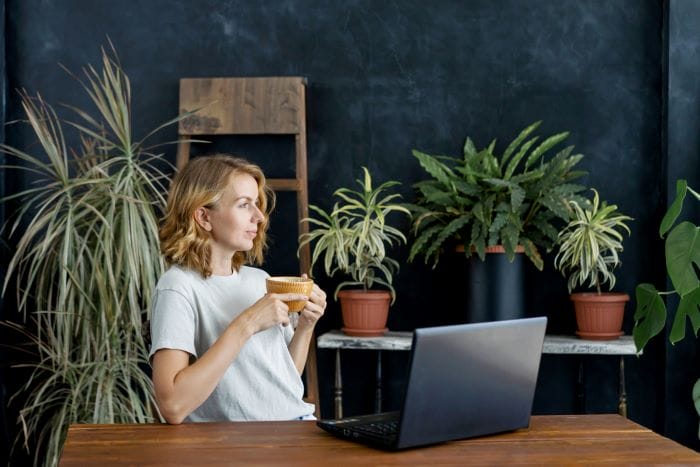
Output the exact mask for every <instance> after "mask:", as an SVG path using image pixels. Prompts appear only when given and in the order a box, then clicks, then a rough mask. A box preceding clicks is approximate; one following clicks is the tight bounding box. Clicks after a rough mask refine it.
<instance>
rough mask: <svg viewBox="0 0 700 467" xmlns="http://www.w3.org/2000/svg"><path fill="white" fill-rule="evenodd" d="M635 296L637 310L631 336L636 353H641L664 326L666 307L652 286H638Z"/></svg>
mask: <svg viewBox="0 0 700 467" xmlns="http://www.w3.org/2000/svg"><path fill="white" fill-rule="evenodd" d="M635 295H636V302H637V308H636V310H635V312H634V330H633V331H632V335H633V336H634V344H635V346H636V347H637V351H641V350H642V349H643V348H644V346H646V345H647V342H649V339H651V338H652V337H654V336H655V335H657V334H658V333H660V332H661V331H662V330H663V328H664V326H665V325H666V305H664V301H663V300H662V299H661V297H660V296H659V292H658V291H657V290H656V287H654V286H653V285H652V284H639V285H638V286H637V288H636V289H635Z"/></svg>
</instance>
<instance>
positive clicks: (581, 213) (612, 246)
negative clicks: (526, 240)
mask: <svg viewBox="0 0 700 467" xmlns="http://www.w3.org/2000/svg"><path fill="white" fill-rule="evenodd" d="M592 191H593V201H592V202H588V203H586V204H584V205H581V204H580V203H578V202H577V201H571V207H572V208H573V216H572V219H571V220H570V221H569V223H568V224H567V225H566V227H564V229H563V230H562V231H561V232H560V233H559V241H558V246H559V252H558V253H557V256H556V257H555V258H554V267H555V268H557V269H558V270H559V271H561V273H562V274H564V275H567V274H568V275H569V281H568V287H569V292H571V291H573V290H574V288H575V287H576V286H577V285H584V284H585V283H586V282H588V286H589V287H591V288H595V289H596V291H597V292H598V294H600V293H601V287H602V285H603V284H605V283H606V282H607V283H608V286H609V290H612V289H613V287H615V274H614V273H613V270H614V269H615V268H616V267H617V266H619V265H620V256H619V254H618V253H619V252H621V251H622V240H623V237H622V233H623V232H627V235H629V234H630V229H629V227H628V226H627V224H626V223H625V222H627V221H630V220H632V218H631V217H629V216H626V215H624V214H622V213H620V212H618V211H617V205H615V204H610V205H608V204H607V203H606V202H605V201H603V202H601V201H600V198H599V197H598V192H597V191H596V190H594V189H593V190H592Z"/></svg>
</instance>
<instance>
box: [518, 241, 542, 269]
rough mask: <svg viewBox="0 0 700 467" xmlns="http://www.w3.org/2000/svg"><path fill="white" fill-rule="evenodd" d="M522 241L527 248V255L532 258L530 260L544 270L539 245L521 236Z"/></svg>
mask: <svg viewBox="0 0 700 467" xmlns="http://www.w3.org/2000/svg"><path fill="white" fill-rule="evenodd" d="M520 243H521V244H522V245H523V247H524V248H525V255H527V257H528V258H530V261H532V263H533V264H534V265H535V267H536V268H537V269H538V270H540V271H542V269H544V261H543V260H542V256H541V255H540V252H539V251H538V250H537V246H535V244H534V243H533V242H532V240H530V239H529V238H522V237H521V238H520Z"/></svg>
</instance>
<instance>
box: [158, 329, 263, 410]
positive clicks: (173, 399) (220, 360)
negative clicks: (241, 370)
mask: <svg viewBox="0 0 700 467" xmlns="http://www.w3.org/2000/svg"><path fill="white" fill-rule="evenodd" d="M250 328H251V327H250V326H248V323H246V321H245V320H234V322H232V323H231V325H229V327H228V328H227V329H226V331H224V333H223V334H222V335H221V336H220V337H219V339H218V340H217V341H216V342H215V343H214V345H212V346H211V347H210V348H209V350H207V351H206V352H205V353H204V354H203V355H202V356H201V357H200V358H198V359H197V361H195V362H194V363H193V364H192V365H187V364H186V365H185V366H184V368H181V369H179V370H176V371H168V368H167V365H169V363H168V362H167V361H166V362H158V364H162V365H164V366H166V369H165V371H164V372H163V373H165V377H161V378H158V379H156V377H155V376H156V369H155V366H156V361H155V357H154V385H155V389H156V400H157V402H158V407H159V408H160V411H161V415H163V417H164V418H165V420H166V421H167V422H168V423H171V424H178V423H182V421H183V420H184V419H185V418H186V417H187V416H188V415H189V414H190V413H192V412H193V411H194V410H195V409H197V407H199V406H200V405H202V403H203V402H204V401H205V400H206V399H207V398H208V397H209V396H210V395H211V393H212V392H213V391H214V389H215V388H216V386H217V384H219V381H220V380H221V378H222V376H223V375H224V373H225V372H226V370H227V369H228V368H229V366H230V365H231V362H233V361H234V360H235V359H236V357H237V356H238V354H239V353H240V351H241V349H242V348H243V345H245V343H246V342H247V341H248V339H249V338H250V336H251V335H252V334H253V333H252V332H251V330H250ZM157 356H158V355H157V354H156V357H157ZM185 363H187V362H185Z"/></svg>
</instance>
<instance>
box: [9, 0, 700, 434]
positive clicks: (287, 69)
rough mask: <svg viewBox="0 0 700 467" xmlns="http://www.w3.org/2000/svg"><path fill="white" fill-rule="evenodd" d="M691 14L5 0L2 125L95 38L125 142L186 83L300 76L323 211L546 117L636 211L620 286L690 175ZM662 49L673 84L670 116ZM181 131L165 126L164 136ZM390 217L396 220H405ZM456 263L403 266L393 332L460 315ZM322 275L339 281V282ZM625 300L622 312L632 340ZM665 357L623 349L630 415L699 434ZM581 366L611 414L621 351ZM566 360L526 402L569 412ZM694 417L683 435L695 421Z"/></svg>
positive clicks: (359, 392) (325, 403) (356, 397)
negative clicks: (123, 110)
mask: <svg viewBox="0 0 700 467" xmlns="http://www.w3.org/2000/svg"><path fill="white" fill-rule="evenodd" d="M669 5H670V6H671V15H670V17H671V19H673V18H676V21H677V22H678V26H677V30H676V34H677V35H674V33H673V31H672V33H671V34H670V36H669V37H670V39H669V40H667V41H664V40H663V38H664V34H663V33H664V31H665V28H664V24H665V23H664V11H665V9H666V8H667V7H668V6H669ZM674 7H678V8H679V10H680V11H679V12H678V13H676V12H675V11H674V10H673V8H674ZM697 8H698V2H696V1H694V2H678V3H675V2H671V3H670V4H664V3H661V2H654V1H647V2H639V1H638V0H614V1H609V2H601V1H592V0H589V1H582V0H560V1H556V2H552V1H550V0H531V1H529V2H523V1H518V0H510V1H506V0H502V1H499V2H493V1H479V0H470V1H463V2H454V1H444V0H436V1H434V2H427V3H426V2H424V1H419V0H406V1H403V2H377V1H370V0H365V1H360V0H356V1H346V2H324V1H314V0H287V1H277V2H255V1H229V0H226V1H214V0H201V1H198V2H189V1H185V0H177V1H174V0H149V1H143V0H141V1H133V0H131V1H124V0H119V1H104V0H99V1H80V0H64V1H60V2H59V1H46V0H42V1H40V0H8V1H7V21H8V22H7V30H6V32H5V35H4V37H5V41H6V42H5V44H6V47H7V88H8V90H9V91H8V120H10V119H13V118H18V117H19V116H20V108H19V102H18V99H17V97H16V94H15V93H14V89H16V88H20V87H23V88H26V89H28V90H29V91H31V92H36V91H39V92H41V94H42V95H43V97H44V98H46V99H47V100H48V101H49V102H52V103H56V104H57V103H61V102H66V103H71V104H79V105H83V104H85V103H86V100H85V98H84V96H83V95H82V94H81V91H80V88H79V86H78V85H77V83H76V82H75V81H74V80H73V79H72V78H71V77H70V76H68V75H67V74H66V73H65V72H64V71H62V70H61V69H60V68H59V67H58V64H59V63H62V64H64V65H65V66H66V67H68V68H69V69H71V70H74V71H77V70H78V69H79V68H80V67H81V66H84V65H85V64H87V63H93V64H97V63H98V60H99V48H100V46H103V45H105V44H106V43H107V40H106V37H107V36H109V37H110V38H111V40H112V42H113V43H114V45H115V47H116V49H117V51H118V52H119V56H120V58H121V62H122V65H123V67H124V69H125V70H126V72H127V74H128V75H129V77H130V78H131V83H132V86H133V124H134V128H135V132H136V134H137V135H143V134H145V133H146V132H147V131H148V130H149V129H151V128H153V127H155V126H156V125H157V124H158V123H160V122H162V121H165V120H166V119H169V118H171V117H173V116H174V115H175V114H176V113H177V110H178V103H177V99H178V80H179V79H180V78H182V77H198V76H201V77H209V76H270V75H299V76H305V77H307V78H308V82H309V88H308V99H307V106H308V107H307V113H308V143H309V175H310V187H309V188H310V198H311V202H312V203H314V204H318V205H321V206H322V207H329V206H330V205H331V203H332V200H331V197H330V196H331V193H332V191H333V190H334V189H335V188H336V187H338V186H341V185H348V184H352V183H353V180H354V179H355V178H357V177H358V176H359V174H360V167H361V166H362V165H366V166H368V167H369V168H370V170H372V173H373V175H374V177H375V178H376V180H378V181H384V180H387V179H396V180H399V181H401V182H402V183H403V185H402V188H401V192H402V193H403V194H404V196H405V197H406V198H407V199H409V200H410V199H411V198H412V190H411V184H412V183H414V182H416V181H418V180H420V179H421V178H423V177H424V173H423V172H422V170H421V169H420V167H419V166H418V164H417V163H416V161H415V160H414V158H413V157H412V156H411V149H412V148H419V149H422V150H424V151H426V152H430V153H442V154H454V155H456V154H458V153H459V151H460V148H461V146H462V144H463V141H464V138H465V137H466V136H467V135H468V136H471V137H472V139H473V140H475V141H476V143H477V145H479V146H484V145H486V144H488V142H489V141H490V140H491V139H492V138H498V140H499V141H501V142H502V143H501V144H502V145H503V144H504V143H505V142H506V141H509V140H510V139H511V138H512V137H514V136H515V135H516V134H517V132H518V131H519V130H520V129H521V128H523V127H524V126H526V125H527V124H529V123H531V122H533V121H535V120H543V121H544V123H543V125H542V127H541V133H542V134H552V133H555V132H559V131H564V130H569V131H570V132H571V136H570V137H569V140H568V142H569V143H570V144H574V145H576V148H577V150H578V151H579V152H582V153H583V154H585V155H586V157H585V159H584V160H583V162H582V163H581V166H582V167H583V168H584V169H585V170H587V171H588V172H589V175H588V176H587V177H586V178H585V180H584V182H585V183H587V184H589V185H590V186H593V187H596V188H597V189H598V190H599V192H600V193H601V196H602V197H603V198H604V199H607V200H609V201H611V202H614V203H616V204H618V205H619V207H620V209H621V210H622V211H623V212H625V213H627V214H629V215H631V216H632V217H634V219H635V220H634V222H633V224H632V229H633V233H632V236H631V238H630V239H629V240H628V241H627V242H626V243H625V252H624V254H623V257H622V260H623V263H624V266H623V267H622V268H621V269H620V271H619V273H618V274H617V276H618V286H617V288H618V289H619V290H623V291H626V292H628V293H630V294H631V295H632V294H633V290H634V286H635V284H637V283H639V282H642V281H651V282H655V283H657V284H662V283H663V281H664V274H663V257H662V246H661V242H660V240H659V239H658V238H657V235H656V233H655V232H656V230H657V226H658V223H659V220H660V218H661V215H662V213H663V212H664V210H665V207H666V195H667V188H668V184H669V183H672V182H673V181H674V178H675V177H676V176H678V175H679V174H684V173H685V172H686V170H687V169H695V168H694V167H692V166H691V165H687V164H686V165H684V164H685V162H684V161H686V159H687V160H697V157H696V154H697V134H698V133H697V131H696V130H697V125H698V121H699V119H698V115H697V104H696V102H697V95H698V92H697V89H694V88H693V89H691V90H690V91H689V94H687V95H686V94H684V95H683V96H681V97H678V99H677V102H678V104H677V105H676V106H675V107H674V97H673V96H674V94H673V92H674V91H675V89H676V88H675V87H674V86H675V81H674V79H676V77H677V74H676V69H675V68H674V63H675V61H674V58H673V57H674V55H673V54H674V50H676V49H674V46H677V49H678V50H677V51H676V52H677V54H678V55H677V59H676V60H677V62H678V64H677V66H678V68H679V69H680V68H682V67H683V64H684V63H686V61H687V60H688V59H693V58H696V57H692V56H691V57H688V55H687V54H686V52H685V47H684V45H685V44H686V43H688V44H694V42H693V41H695V40H697V38H696V37H694V36H693V28H692V27H690V26H688V27H687V28H685V27H684V24H685V22H686V21H687V22H688V24H690V25H692V24H694V23H693V21H697V19H698V18H700V14H699V13H700V12H698V11H697ZM674 14H676V15H677V16H674ZM681 22H683V23H682V24H681ZM672 24H673V23H672ZM677 37H678V42H676V38H677ZM668 50H670V57H671V64H670V68H669V75H670V76H669V80H668V81H669V85H668V86H669V88H670V89H671V92H670V93H669V95H670V96H669V103H668V107H669V117H668V120H666V119H665V108H666V107H665V106H666V104H665V96H666V92H665V89H666V85H665V84H666V82H665V80H664V76H665V75H664V69H665V68H664V67H665V64H666V58H667V55H666V54H667V51H668ZM693 50H697V49H693ZM695 63H698V62H697V60H696V61H695ZM693 72H694V69H691V70H688V71H687V72H685V74H683V75H682V76H683V77H684V78H683V79H685V80H686V81H687V84H688V85H690V83H691V82H692V83H696V82H697V81H696V80H695V81H693V80H691V78H692V75H693ZM696 75H697V74H696ZM694 85H695V86H697V84H694ZM688 96H689V97H688ZM684 99H685V100H684ZM693 99H695V100H693ZM674 109H677V111H678V112H681V113H682V117H683V118H684V119H685V120H684V121H685V124H686V125H687V126H688V127H689V128H686V127H683V129H684V130H685V131H683V130H682V129H681V128H678V127H676V126H675V125H676V121H675V119H674V113H673V112H674ZM666 125H667V126H668V131H669V134H668V139H669V148H670V147H671V142H672V141H677V145H678V148H679V149H680V148H682V149H683V150H682V151H675V150H674V151H673V160H671V158H670V156H669V158H667V157H665V149H666V148H665V143H666V139H665V136H666V135H665V131H666ZM672 129H673V130H674V131H676V133H677V139H675V140H674V136H673V132H672ZM693 131H695V134H694V135H693V136H692V138H693V139H692V140H691V141H690V142H693V143H695V144H692V145H688V144H687V143H688V142H689V141H688V140H687V139H685V138H686V137H689V135H690V134H691V133H692V132H693ZM175 136H176V135H175V130H174V129H170V130H168V131H166V132H164V134H162V135H161V137H160V138H159V139H160V140H161V141H166V140H173V139H175ZM7 141H8V142H9V143H10V144H13V145H16V146H20V147H28V146H29V145H30V144H31V143H32V140H31V138H30V136H29V135H28V134H27V133H26V131H23V130H21V129H19V128H17V127H15V126H12V127H9V128H8V129H7ZM287 143H289V145H287ZM226 144H230V145H231V147H233V148H234V150H236V151H237V152H240V153H241V154H242V155H245V156H247V157H249V158H251V159H254V160H256V161H258V162H259V163H260V164H261V165H262V166H263V168H264V169H265V170H266V171H267V172H268V174H269V175H272V176H283V175H285V174H286V173H288V172H289V171H290V170H291V168H292V167H293V161H292V158H291V146H290V145H291V142H289V141H284V140H278V139H263V140H262V141H261V142H251V141H250V140H249V139H242V140H236V141H230V142H227V143H226ZM674 144H676V143H675V142H674ZM502 145H501V146H500V147H501V149H503V147H502ZM674 148H675V146H674ZM199 150H202V148H199ZM205 150H208V148H205ZM174 153H175V149H174V147H171V148H169V149H167V153H166V156H167V158H168V159H169V160H170V161H174ZM669 153H671V151H670V150H669ZM667 164H669V170H668V173H667V172H666V165H667ZM674 164H678V165H679V166H678V168H677V169H675V168H672V167H675V165H674ZM694 173H697V170H695V171H694ZM4 175H5V177H3V179H4V180H5V182H6V183H7V191H8V192H10V193H12V192H15V191H17V190H19V189H21V188H22V187H24V186H26V185H27V184H28V183H29V182H30V180H27V179H24V178H22V177H21V176H17V174H12V175H8V174H7V173H5V174H4ZM0 183H2V182H1V181H0ZM697 186H700V184H698V185H697ZM11 209H12V205H8V211H11ZM293 210H294V207H293V204H292V201H291V199H285V197H284V196H283V197H282V199H281V200H280V205H279V209H278V214H277V217H276V218H275V219H273V231H272V238H273V241H274V244H273V248H272V251H271V254H270V260H269V263H268V265H267V267H268V269H269V270H270V271H271V272H287V271H289V268H290V267H293V265H294V264H295V260H296V258H295V251H294V250H295V247H294V238H290V236H289V231H290V230H293V229H290V226H289V224H290V223H293V222H294V216H293ZM290 213H292V214H290ZM397 221H398V222H399V225H400V226H401V227H402V228H404V229H405V228H407V225H406V222H405V220H404V219H397ZM406 254H407V248H405V247H404V248H399V249H397V250H396V251H395V256H396V257H397V259H399V260H400V261H401V262H402V263H405V258H406ZM461 268H462V266H461V265H460V264H459V260H456V259H455V260H450V259H448V260H445V262H444V263H441V265H440V266H439V267H438V268H437V269H436V270H435V271H433V270H431V269H430V268H429V267H427V266H424V265H423V264H421V263H420V262H417V263H414V264H404V265H403V266H402V270H401V273H400V275H399V276H398V278H397V281H396V288H397V291H398V299H397V302H396V305H395V306H394V308H393V309H392V312H391V314H390V320H389V326H390V328H391V329H393V330H412V329H414V328H415V327H419V326H429V325H437V324H449V323H456V322H460V321H461V320H463V319H464V312H463V310H462V309H461V308H460V305H461V304H460V302H459V300H457V299H455V296H454V294H453V293H451V290H452V289H453V288H454V287H460V282H459V281H460V280H461V277H460V276H459V271H461ZM316 273H317V275H318V276H319V280H320V282H321V284H322V285H323V286H324V287H325V288H326V289H327V290H328V291H332V290H333V289H334V287H335V284H337V282H338V281H337V280H336V279H327V278H324V277H323V275H322V274H321V271H316ZM527 284H528V287H529V289H528V290H529V291H528V296H527V302H528V310H527V312H528V314H530V315H537V314H545V315H548V316H549V319H550V325H549V329H548V332H550V333H559V334H571V333H572V332H573V329H574V320H573V315H572V312H571V309H570V304H569V303H568V299H567V296H568V293H567V291H566V285H565V281H564V279H563V278H562V277H560V276H559V275H558V273H556V272H555V271H554V270H553V267H552V264H551V257H548V258H547V263H546V266H545V271H543V272H541V273H540V272H537V271H534V270H533V271H530V272H529V273H528V279H527ZM633 306H634V303H631V304H630V305H629V308H628V312H627V317H626V319H625V330H626V331H627V332H628V333H629V332H630V331H631V328H632V322H633V321H632V309H633ZM339 325H340V318H339V311H338V309H337V306H336V305H335V304H332V305H331V306H330V307H329V310H328V312H327V316H326V317H325V318H324V320H323V321H322V322H321V323H320V324H319V331H320V332H323V331H326V330H328V329H332V328H337V327H339ZM665 353H666V349H665V345H664V344H663V342H661V341H659V342H654V343H652V344H651V345H650V346H649V347H648V348H647V351H646V352H645V355H644V356H642V357H641V358H640V359H633V358H632V359H628V361H627V376H628V388H627V390H628V398H629V405H630V417H631V418H632V419H633V420H636V421H638V422H640V423H643V424H644V425H646V426H650V427H652V428H653V429H655V430H657V431H661V432H664V430H667V432H668V433H669V434H672V435H673V436H674V437H676V438H677V439H682V440H684V442H687V443H693V442H694V440H695V435H696V430H695V429H694V424H695V423H696V422H697V418H696V417H695V416H694V415H693V414H692V413H689V412H688V411H687V410H686V407H676V406H675V405H673V404H670V402H669V401H670V400H671V398H673V397H684V394H681V392H680V391H678V390H677V389H676V387H675V386H674V387H668V388H667V387H666V386H667V385H668V384H670V383H671V382H672V381H675V380H676V379H680V380H682V381H683V382H684V384H687V382H688V381H689V380H690V379H689V378H688V376H687V373H686V372H685V371H684V370H683V366H682V365H678V366H676V365H674V363H673V361H674V360H673V359H674V358H676V357H673V356H671V355H670V353H669V357H668V358H669V364H668V365H667V366H666V362H665ZM344 358H345V360H344V362H345V366H344V369H345V378H346V385H347V386H346V388H347V389H348V390H347V392H346V413H347V414H353V413H358V412H362V411H366V410H370V409H371V408H372V401H371V397H372V395H373V392H372V387H371V378H372V375H373V372H374V367H373V365H374V358H373V356H372V355H370V354H369V353H362V352H355V353H352V354H351V353H346V354H344ZM684 358H685V357H684ZM693 358H694V354H693ZM684 361H685V360H684ZM331 363H332V355H331V353H330V352H326V351H320V352H319V371H320V379H321V383H322V388H321V395H322V413H323V415H324V416H329V415H330V414H331V411H332V405H331V403H332V388H331V382H332V365H331ZM583 363H584V370H585V390H586V391H585V395H586V404H585V407H584V408H585V410H586V411H589V412H612V411H615V410H616V402H617V379H616V371H617V364H618V361H617V360H616V359H608V358H606V357H591V358H588V359H584V362H583ZM405 365H406V359H405V355H399V354H397V355H387V358H386V360H385V365H384V369H385V372H386V373H385V380H386V382H387V384H388V388H387V391H386V393H387V404H386V405H387V406H388V407H389V408H394V407H395V405H396V404H397V403H398V402H397V400H398V398H399V395H400V390H401V389H400V388H401V384H402V381H403V378H404V377H405ZM578 370H579V361H578V360H576V359H574V358H570V357H568V358H567V357H552V356H545V357H544V359H543V364H542V372H541V375H540V381H539V384H538V391H537V396H536V401H535V412H537V413H570V412H574V411H576V410H578V409H579V408H580V401H577V399H576V397H575V385H576V380H577V378H578V374H579V372H578ZM674 384H675V383H674ZM691 384H692V383H691ZM350 388H353V389H352V391H350ZM666 391H668V397H667V399H664V397H665V394H666ZM669 419H673V420H680V419H682V420H685V421H686V422H685V423H686V424H685V425H683V426H684V427H686V428H684V430H683V431H682V432H679V431H671V430H670V429H669V428H668V424H667V423H666V421H667V420H669ZM687 427H690V428H693V429H691V430H690V432H688V431H687V429H690V428H687Z"/></svg>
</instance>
